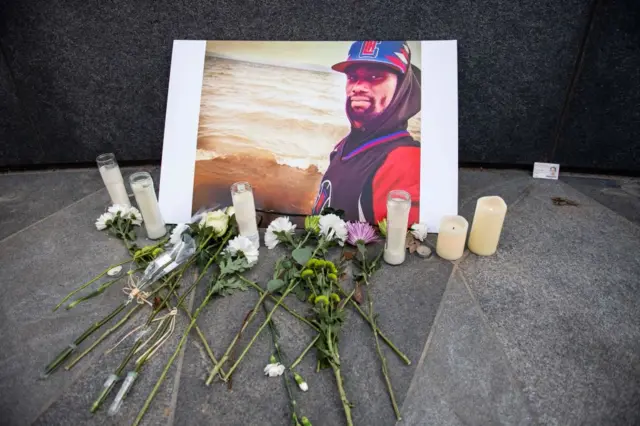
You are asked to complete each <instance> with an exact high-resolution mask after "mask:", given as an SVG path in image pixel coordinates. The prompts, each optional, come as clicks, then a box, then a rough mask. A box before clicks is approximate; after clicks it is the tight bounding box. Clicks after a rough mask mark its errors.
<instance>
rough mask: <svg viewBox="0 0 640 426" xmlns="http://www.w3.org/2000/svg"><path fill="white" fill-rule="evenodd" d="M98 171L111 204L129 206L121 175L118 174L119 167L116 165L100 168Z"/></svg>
mask: <svg viewBox="0 0 640 426" xmlns="http://www.w3.org/2000/svg"><path fill="white" fill-rule="evenodd" d="M98 170H100V176H102V181H103V182H104V185H105V186H106V187H107V191H108V192H109V197H111V202H112V203H113V204H122V205H125V206H131V202H130V201H129V195H128V194H127V189H126V188H125V186H124V180H122V173H120V167H118V166H117V165H115V166H101V167H100V168H99V169H98Z"/></svg>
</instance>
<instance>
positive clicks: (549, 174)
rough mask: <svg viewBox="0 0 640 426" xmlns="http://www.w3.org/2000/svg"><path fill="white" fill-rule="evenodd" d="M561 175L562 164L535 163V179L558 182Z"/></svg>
mask: <svg viewBox="0 0 640 426" xmlns="http://www.w3.org/2000/svg"><path fill="white" fill-rule="evenodd" d="M559 174H560V164H554V163H533V177H534V178H538V179H554V180H558V175H559Z"/></svg>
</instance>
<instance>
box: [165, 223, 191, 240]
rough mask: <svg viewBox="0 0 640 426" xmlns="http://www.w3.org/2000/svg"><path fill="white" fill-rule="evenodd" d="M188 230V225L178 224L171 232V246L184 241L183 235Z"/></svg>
mask: <svg viewBox="0 0 640 426" xmlns="http://www.w3.org/2000/svg"><path fill="white" fill-rule="evenodd" d="M187 229H189V225H187V224H186V223H179V224H177V225H176V227H175V228H173V230H172V231H171V236H170V237H169V242H170V243H171V244H173V245H176V244H178V243H179V242H180V241H182V234H183V233H184V231H186V230H187Z"/></svg>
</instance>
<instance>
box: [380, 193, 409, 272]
mask: <svg viewBox="0 0 640 426" xmlns="http://www.w3.org/2000/svg"><path fill="white" fill-rule="evenodd" d="M410 210H411V195H409V193H408V192H405V191H400V190H393V191H391V192H389V195H388V196H387V242H386V244H385V247H384V254H383V256H382V258H383V259H384V261H385V262H387V263H388V264H389V265H400V264H401V263H402V262H404V259H405V256H406V253H407V227H408V226H409V211H410Z"/></svg>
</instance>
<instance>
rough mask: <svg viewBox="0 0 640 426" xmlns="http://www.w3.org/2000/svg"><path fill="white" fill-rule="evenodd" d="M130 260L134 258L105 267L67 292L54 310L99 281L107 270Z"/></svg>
mask: <svg viewBox="0 0 640 426" xmlns="http://www.w3.org/2000/svg"><path fill="white" fill-rule="evenodd" d="M130 262H133V259H128V260H125V261H124V262H120V263H116V264H114V265H111V266H109V267H108V268H107V269H105V270H104V271H102V272H101V273H99V274H98V275H96V276H95V277H94V278H93V279H91V280H89V281H87V282H86V283H84V284H82V285H81V286H80V287H78V288H76V289H75V290H73V291H72V292H71V293H69V294H67V295H66V296H65V297H64V299H62V300H61V301H60V303H58V304H57V305H56V307H55V308H53V311H54V312H55V311H57V310H58V308H60V306H62V305H64V302H66V301H67V300H69V299H71V297H72V296H73V295H74V294H76V293H78V292H79V291H82V290H84V289H85V288H87V287H89V286H90V285H91V284H93V283H94V282H96V281H98V280H99V279H100V278H102V277H103V276H104V275H105V274H106V273H107V272H109V271H110V270H111V269H113V268H117V267H118V266H122V265H124V264H126V263H130Z"/></svg>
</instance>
